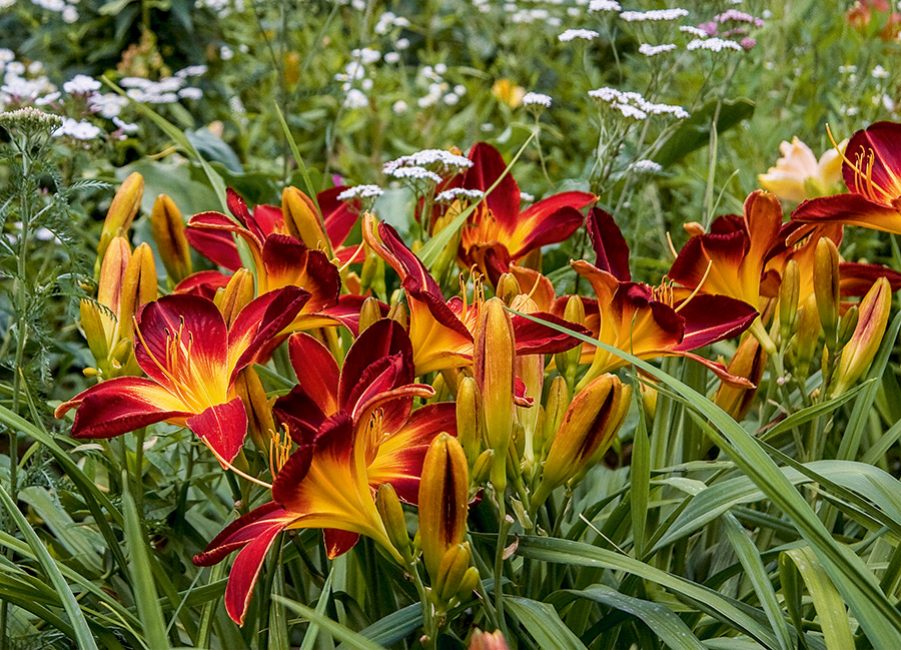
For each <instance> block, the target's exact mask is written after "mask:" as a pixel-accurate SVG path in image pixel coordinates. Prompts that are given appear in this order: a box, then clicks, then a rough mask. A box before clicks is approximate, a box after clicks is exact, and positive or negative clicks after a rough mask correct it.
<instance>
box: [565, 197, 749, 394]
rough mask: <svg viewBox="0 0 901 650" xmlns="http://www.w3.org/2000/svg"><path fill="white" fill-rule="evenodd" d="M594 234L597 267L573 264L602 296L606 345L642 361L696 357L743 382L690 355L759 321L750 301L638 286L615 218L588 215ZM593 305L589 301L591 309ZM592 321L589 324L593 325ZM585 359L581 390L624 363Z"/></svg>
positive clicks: (601, 331) (586, 353)
mask: <svg viewBox="0 0 901 650" xmlns="http://www.w3.org/2000/svg"><path fill="white" fill-rule="evenodd" d="M589 222H590V225H589V234H590V235H591V237H592V242H593V244H594V248H595V253H596V255H597V259H596V262H595V264H591V263H589V262H586V261H582V260H578V261H574V262H572V266H573V268H574V269H575V270H576V272H577V273H578V274H579V275H581V276H582V277H584V278H585V279H586V280H588V281H589V282H590V283H591V286H592V288H593V289H594V291H595V294H596V296H597V302H596V307H595V309H596V312H595V313H596V314H597V331H593V332H592V334H593V335H594V336H595V337H596V338H597V339H598V340H599V341H601V342H602V343H606V344H607V345H610V346H612V347H615V348H618V349H620V350H624V351H626V352H630V353H631V354H633V355H635V356H637V357H639V358H642V359H651V358H656V357H660V356H669V355H680V356H688V357H690V358H692V359H695V360H697V361H699V362H701V363H703V364H704V365H706V366H707V367H709V368H711V370H713V371H714V372H716V373H717V374H718V375H719V376H721V377H724V378H726V379H727V380H729V381H733V382H734V381H738V382H739V383H742V382H741V380H740V378H736V377H732V376H731V375H728V373H726V372H725V369H724V368H723V367H722V366H721V365H720V364H717V363H714V362H711V361H709V360H706V359H703V358H701V357H698V356H697V355H694V354H691V351H692V350H696V349H698V348H700V347H703V346H705V345H709V344H711V343H714V342H716V341H720V340H723V339H727V338H731V337H733V336H736V335H737V334H740V333H741V332H742V331H744V330H745V329H746V328H747V327H748V326H750V325H751V323H752V322H753V321H754V319H755V318H756V317H757V311H756V310H755V309H754V308H753V307H752V306H751V305H750V304H748V303H746V302H743V301H741V300H738V299H736V298H732V297H729V296H724V295H712V294H702V293H694V294H690V295H687V296H680V294H679V293H678V292H676V291H675V290H674V288H673V286H672V285H671V283H669V282H667V281H664V283H663V284H662V285H661V286H659V287H652V286H650V285H647V284H644V283H640V282H633V281H632V280H631V274H630V272H629V268H628V263H627V262H628V254H629V251H628V248H627V247H626V243H625V239H624V238H623V237H622V234H621V233H620V231H619V228H618V227H617V226H616V223H615V222H614V221H613V217H612V216H610V215H609V214H608V213H606V212H604V211H603V210H600V209H599V208H594V209H592V211H591V213H590V214H589ZM591 307H592V305H591V304H590V303H589V306H588V309H591ZM591 323H592V320H589V326H590V325H591ZM583 361H586V362H587V361H590V362H591V368H589V370H588V373H587V374H586V375H585V377H584V378H583V379H582V382H581V384H580V386H583V387H584V386H586V385H587V384H588V383H589V382H590V381H591V380H592V379H594V378H595V377H598V376H600V375H601V374H603V373H605V372H609V371H611V370H614V369H616V368H619V367H622V366H623V365H625V362H624V361H622V360H621V359H620V358H619V357H617V356H616V355H614V354H613V353H610V352H607V351H606V350H602V349H600V348H596V347H594V346H586V347H585V348H583Z"/></svg>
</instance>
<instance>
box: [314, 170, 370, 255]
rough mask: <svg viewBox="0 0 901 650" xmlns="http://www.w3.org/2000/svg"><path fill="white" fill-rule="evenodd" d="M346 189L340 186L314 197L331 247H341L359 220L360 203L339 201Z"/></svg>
mask: <svg viewBox="0 0 901 650" xmlns="http://www.w3.org/2000/svg"><path fill="white" fill-rule="evenodd" d="M346 189H347V187H345V186H343V185H341V186H338V187H333V188H331V189H328V190H325V191H324V192H320V193H319V194H317V195H316V200H317V201H318V202H319V209H320V210H322V214H323V215H325V232H326V234H327V235H328V238H329V241H330V242H331V243H332V246H333V247H338V246H341V244H343V243H344V240H345V239H347V236H348V235H349V234H350V231H351V230H353V227H354V226H355V225H356V223H357V220H358V219H359V218H360V202H359V201H358V200H353V201H339V200H338V195H339V194H340V193H341V192H343V191H344V190H346Z"/></svg>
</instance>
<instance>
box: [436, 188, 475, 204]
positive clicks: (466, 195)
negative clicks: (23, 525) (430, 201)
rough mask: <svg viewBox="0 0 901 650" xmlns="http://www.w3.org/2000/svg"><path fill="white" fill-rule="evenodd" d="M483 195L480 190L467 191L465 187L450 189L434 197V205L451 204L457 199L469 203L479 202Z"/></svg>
mask: <svg viewBox="0 0 901 650" xmlns="http://www.w3.org/2000/svg"><path fill="white" fill-rule="evenodd" d="M483 196H485V193H484V192H483V191H481V190H469V189H466V188H465V187H452V188H451V189H449V190H444V191H443V192H441V193H439V194H438V196H436V197H435V202H436V203H453V202H454V201H456V200H458V199H467V200H470V201H479V200H481V199H482V197H483Z"/></svg>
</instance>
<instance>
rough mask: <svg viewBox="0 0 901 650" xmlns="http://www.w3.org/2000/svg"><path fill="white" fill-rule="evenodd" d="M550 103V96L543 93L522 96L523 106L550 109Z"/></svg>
mask: <svg viewBox="0 0 901 650" xmlns="http://www.w3.org/2000/svg"><path fill="white" fill-rule="evenodd" d="M552 102H553V99H551V96H550V95H545V94H543V93H526V94H525V95H523V96H522V105H523V106H543V107H544V108H550V107H551V103H552Z"/></svg>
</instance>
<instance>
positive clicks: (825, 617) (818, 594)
mask: <svg viewBox="0 0 901 650" xmlns="http://www.w3.org/2000/svg"><path fill="white" fill-rule="evenodd" d="M789 560H790V561H791V562H793V563H794V566H795V567H796V568H797V571H798V573H800V574H801V578H803V580H804V584H805V585H806V586H807V593H808V594H810V598H811V600H813V606H814V609H816V612H817V619H818V620H819V622H820V629H822V630H823V637H824V639H825V640H826V648H827V650H844V649H845V648H853V647H854V635H853V634H852V633H851V627H850V625H849V623H848V612H847V610H846V609H845V604H844V603H843V602H842V597H841V595H840V594H839V593H838V591H836V589H835V586H834V585H833V584H832V582H831V581H830V580H829V576H828V575H826V572H825V571H824V570H823V567H822V566H821V565H820V563H819V561H818V560H817V558H816V555H815V554H814V553H813V551H812V550H811V549H810V547H809V546H805V547H804V548H794V549H791V550H788V551H785V553H783V554H782V555H781V556H780V558H779V572H780V574H781V575H782V576H783V582H786V583H788V584H790V583H791V581H790V580H785V579H784V577H785V574H786V572H787V571H789V570H790V565H789V562H788V561H789ZM787 600H788V598H787Z"/></svg>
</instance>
